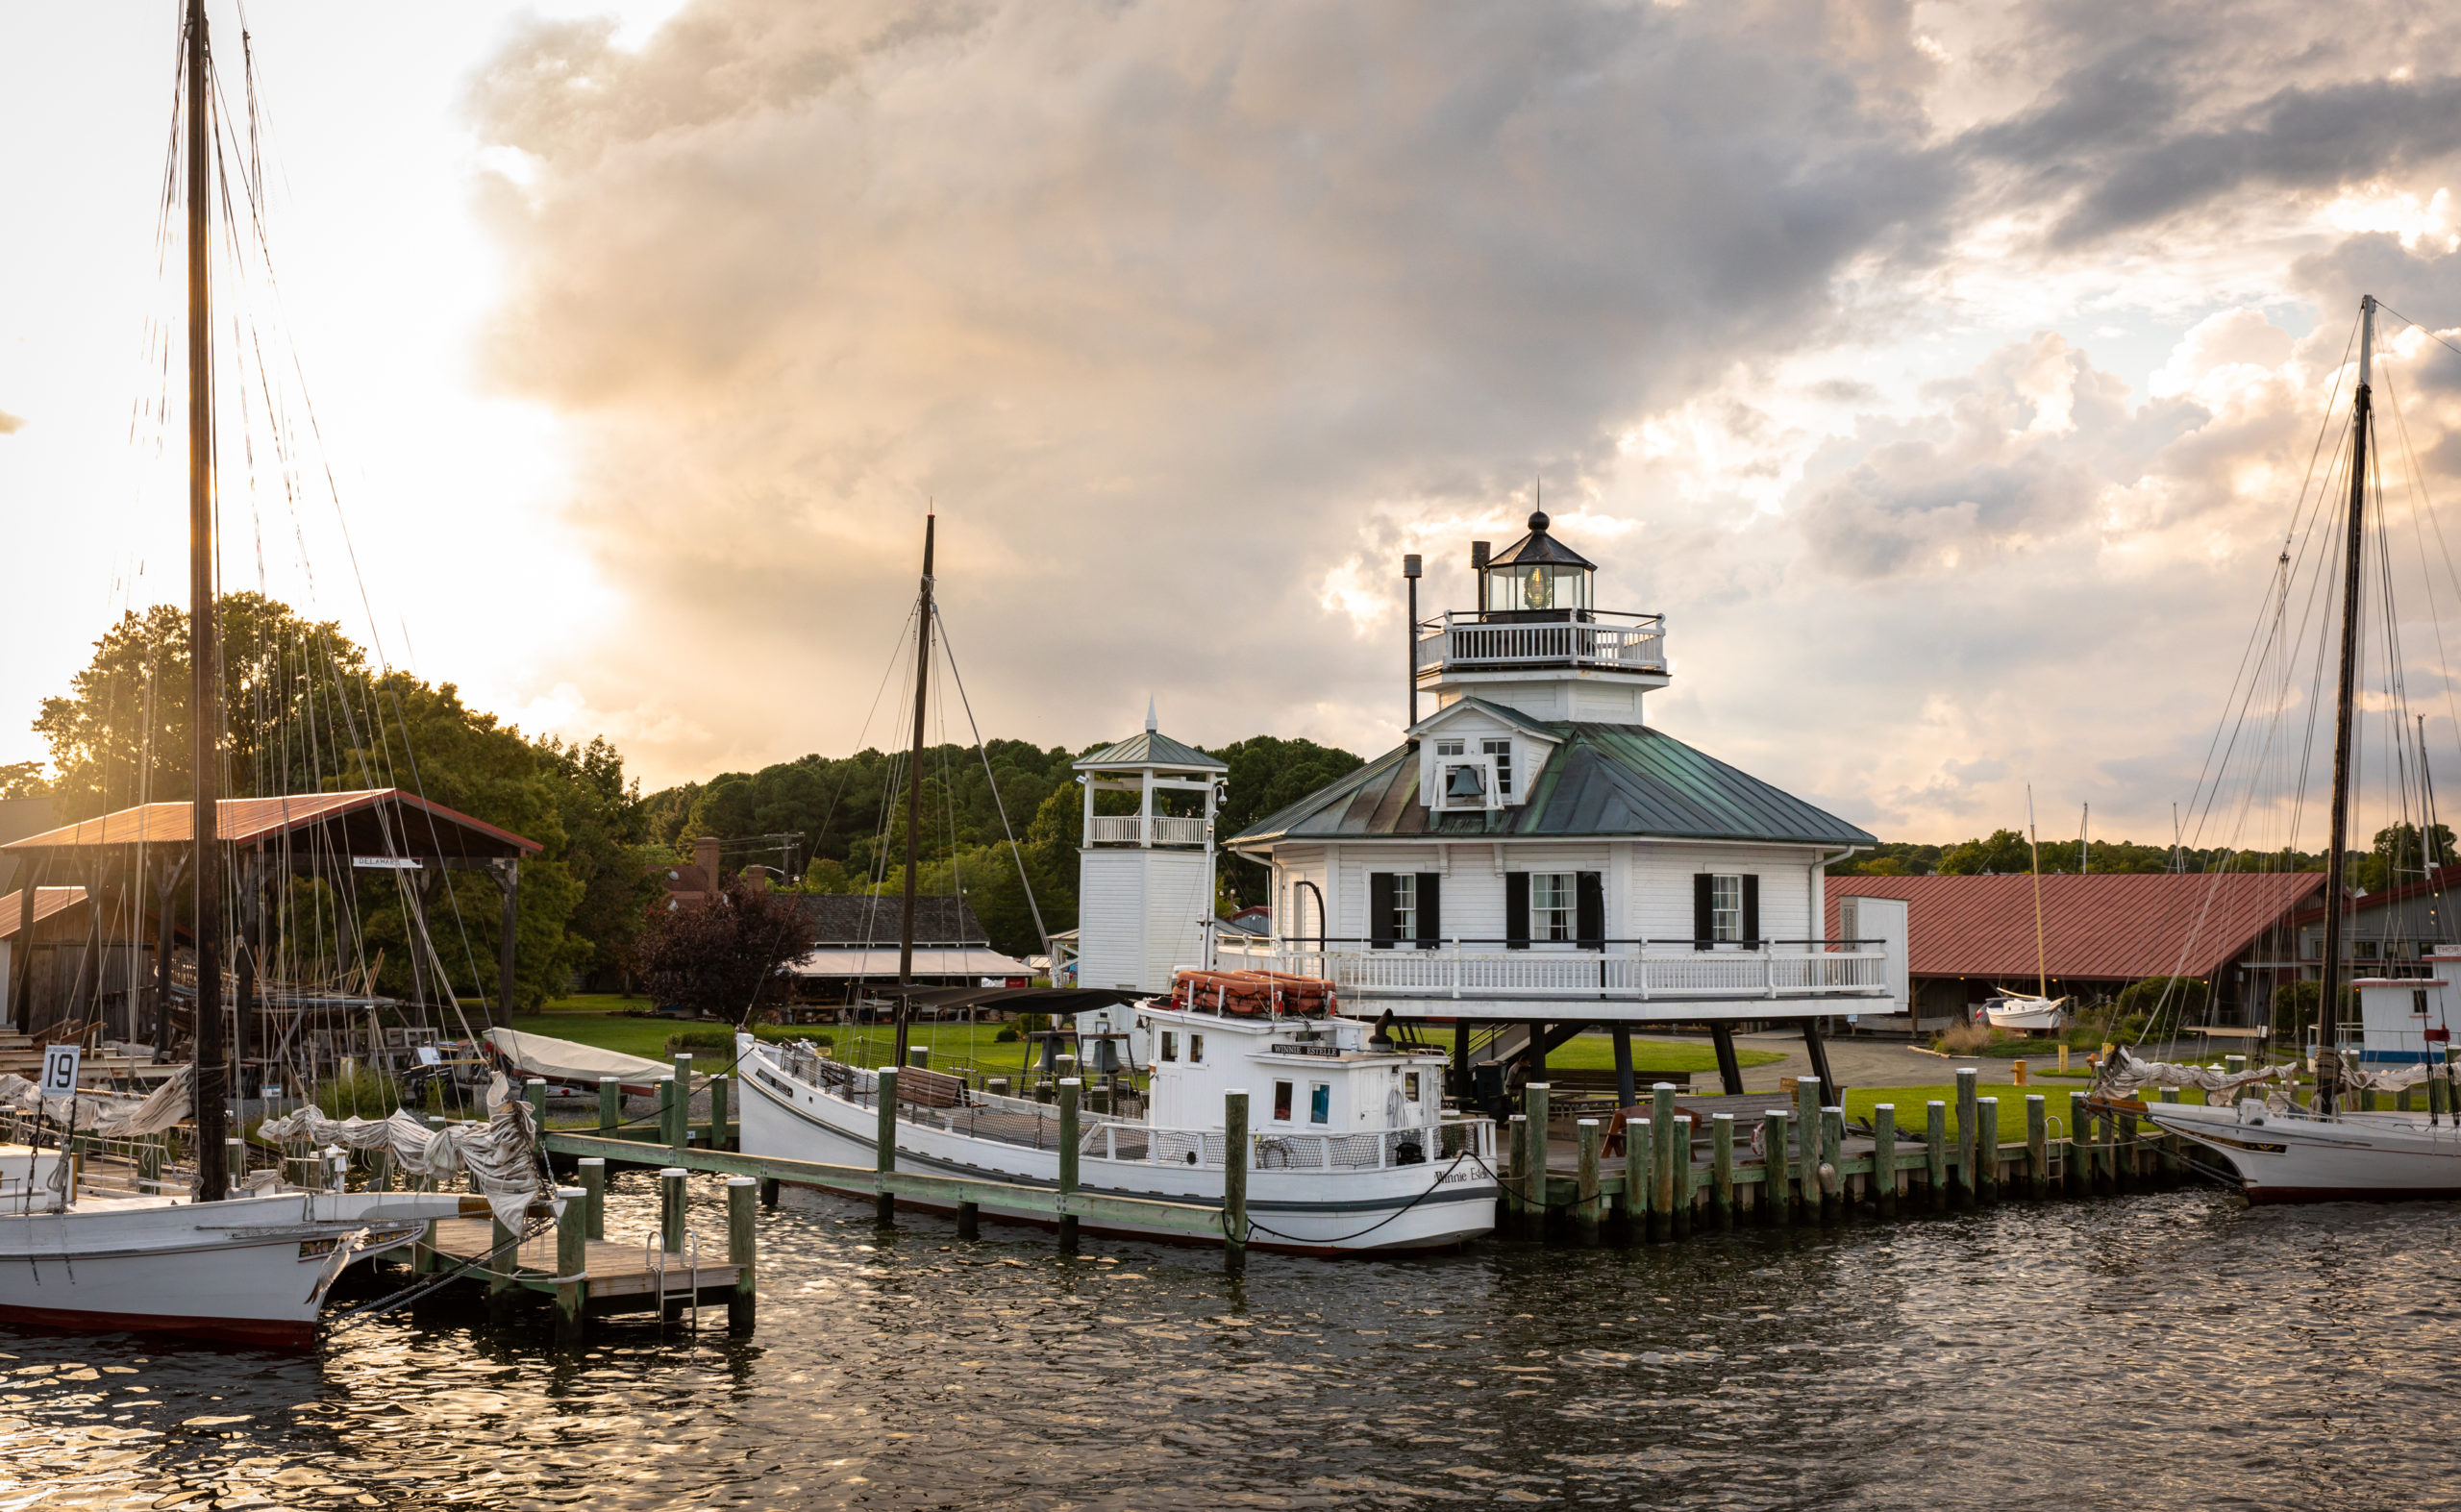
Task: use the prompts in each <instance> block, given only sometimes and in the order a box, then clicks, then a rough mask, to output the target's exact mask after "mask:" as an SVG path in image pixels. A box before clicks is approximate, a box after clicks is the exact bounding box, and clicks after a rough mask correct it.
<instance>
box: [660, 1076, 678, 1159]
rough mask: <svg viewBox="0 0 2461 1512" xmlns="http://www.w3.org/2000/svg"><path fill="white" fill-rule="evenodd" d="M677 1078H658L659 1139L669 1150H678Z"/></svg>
mask: <svg viewBox="0 0 2461 1512" xmlns="http://www.w3.org/2000/svg"><path fill="white" fill-rule="evenodd" d="M675 1104H676V1096H675V1078H673V1077H672V1076H665V1077H660V1078H658V1137H659V1143H660V1144H662V1145H664V1146H666V1147H667V1148H668V1149H669V1150H673V1149H675V1148H677V1141H676V1137H675Z"/></svg>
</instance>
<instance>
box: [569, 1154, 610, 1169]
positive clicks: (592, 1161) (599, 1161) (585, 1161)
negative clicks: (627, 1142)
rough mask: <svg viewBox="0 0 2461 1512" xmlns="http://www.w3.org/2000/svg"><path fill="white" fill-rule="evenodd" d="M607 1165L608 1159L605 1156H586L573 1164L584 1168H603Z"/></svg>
mask: <svg viewBox="0 0 2461 1512" xmlns="http://www.w3.org/2000/svg"><path fill="white" fill-rule="evenodd" d="M606 1163H607V1157H606V1156H605V1155H584V1156H582V1157H581V1158H580V1159H579V1160H576V1161H574V1162H573V1164H575V1165H582V1166H603V1165H605V1164H606Z"/></svg>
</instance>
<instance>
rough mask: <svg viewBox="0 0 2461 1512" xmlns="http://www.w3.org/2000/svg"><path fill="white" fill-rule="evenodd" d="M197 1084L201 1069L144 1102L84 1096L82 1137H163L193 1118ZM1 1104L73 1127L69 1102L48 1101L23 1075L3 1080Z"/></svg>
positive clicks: (186, 1070) (190, 1069)
mask: <svg viewBox="0 0 2461 1512" xmlns="http://www.w3.org/2000/svg"><path fill="white" fill-rule="evenodd" d="M195 1084H196V1068H195V1067H194V1066H182V1067H181V1068H180V1069H179V1070H178V1071H177V1072H176V1073H174V1074H173V1075H172V1077H171V1078H170V1079H168V1080H166V1081H164V1082H163V1083H162V1085H161V1086H159V1087H156V1088H155V1089H154V1090H153V1091H152V1092H151V1093H149V1094H147V1095H146V1096H144V1097H136V1096H132V1095H126V1094H122V1093H117V1092H83V1091H81V1092H79V1093H78V1094H77V1095H76V1098H77V1101H76V1107H75V1109H74V1113H75V1128H76V1129H77V1131H78V1132H79V1133H81V1134H94V1135H98V1136H100V1137H102V1138H104V1139H134V1138H136V1137H137V1136H138V1135H140V1134H159V1133H161V1132H162V1130H164V1129H166V1128H171V1127H172V1126H173V1125H176V1124H178V1123H180V1122H181V1121H182V1120H184V1119H186V1117H187V1116H188V1111H189V1099H188V1090H189V1088H190V1087H192V1086H194V1085H195ZM0 1103H6V1104H8V1105H9V1106H11V1107H13V1108H18V1109H21V1110H23V1111H25V1112H29V1113H34V1114H36V1115H37V1116H39V1117H41V1118H43V1119H44V1120H46V1121H48V1122H50V1123H53V1124H57V1125H59V1126H60V1127H61V1128H68V1127H70V1113H71V1109H70V1106H69V1100H68V1099H67V1098H66V1097H65V1096H62V1097H45V1096H43V1095H42V1092H41V1090H40V1089H39V1088H37V1086H36V1085H35V1084H34V1083H33V1082H31V1081H28V1080H27V1079H26V1078H23V1077H20V1076H13V1075H12V1076H0Z"/></svg>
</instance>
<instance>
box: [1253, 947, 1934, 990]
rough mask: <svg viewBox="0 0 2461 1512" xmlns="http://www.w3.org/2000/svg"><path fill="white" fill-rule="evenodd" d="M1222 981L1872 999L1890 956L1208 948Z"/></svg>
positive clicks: (1865, 950) (1818, 950)
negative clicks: (1287, 978) (1225, 972)
mask: <svg viewBox="0 0 2461 1512" xmlns="http://www.w3.org/2000/svg"><path fill="white" fill-rule="evenodd" d="M1214 955H1215V958H1216V961H1217V963H1218V964H1219V965H1220V966H1221V967H1223V968H1225V969H1229V970H1241V969H1246V970H1265V971H1280V972H1289V973H1292V974H1293V975H1296V976H1302V977H1320V978H1324V979H1329V980H1330V981H1331V982H1332V983H1333V984H1334V986H1335V988H1336V989H1337V990H1338V991H1339V992H1340V993H1341V994H1342V995H1343V996H1344V997H1345V998H1346V999H1348V1000H1350V1001H1352V1002H1354V1003H1356V1002H1359V1001H1361V1000H1373V999H1375V998H1378V997H1382V996H1391V997H1408V998H1459V999H1491V998H1566V999H1586V1000H1591V1001H1595V1000H1599V999H1622V1000H1629V1001H1632V1002H1636V1003H1647V1002H1650V1001H1652V1000H1653V999H1669V1000H1676V1001H1697V1000H1701V999H1709V998H1728V999H1753V998H1804V997H1813V998H1844V999H1857V998H1880V999H1884V998H1887V997H1888V996H1889V995H1890V990H1889V971H1888V953H1887V950H1886V949H1885V948H1884V946H1883V943H1882V942H1880V941H1877V940H1770V941H1765V942H1763V943H1762V944H1761V945H1760V947H1759V948H1757V949H1752V950H1730V949H1729V950H1700V949H1697V948H1696V947H1695V946H1694V944H1693V942H1692V941H1690V940H1680V941H1676V940H1607V941H1603V942H1599V944H1598V945H1597V946H1596V947H1595V948H1591V949H1571V948H1566V947H1564V946H1561V945H1549V944H1543V943H1533V944H1531V945H1529V946H1528V947H1519V946H1515V945H1512V944H1510V943H1508V942H1505V941H1502V940H1466V939H1455V940H1445V941H1442V942H1440V943H1436V944H1432V945H1428V944H1417V943H1413V942H1409V941H1399V942H1389V943H1388V942H1381V941H1370V940H1325V941H1293V940H1279V941H1276V940H1240V939H1236V938H1230V937H1222V938H1219V939H1217V941H1216V943H1215V946H1214Z"/></svg>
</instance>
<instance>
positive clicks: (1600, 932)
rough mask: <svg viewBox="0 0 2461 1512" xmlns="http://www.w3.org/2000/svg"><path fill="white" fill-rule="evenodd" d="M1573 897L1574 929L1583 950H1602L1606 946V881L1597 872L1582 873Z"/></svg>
mask: <svg viewBox="0 0 2461 1512" xmlns="http://www.w3.org/2000/svg"><path fill="white" fill-rule="evenodd" d="M1575 886H1576V891H1575V892H1574V895H1573V900H1574V905H1575V911H1574V914H1573V922H1574V928H1575V929H1577V930H1579V934H1580V944H1581V947H1582V949H1584V950H1593V951H1595V950H1603V949H1604V948H1605V945H1606V880H1605V878H1604V876H1603V875H1602V874H1600V873H1598V872H1582V873H1580V874H1579V880H1578V881H1577V882H1576V884H1575Z"/></svg>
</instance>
